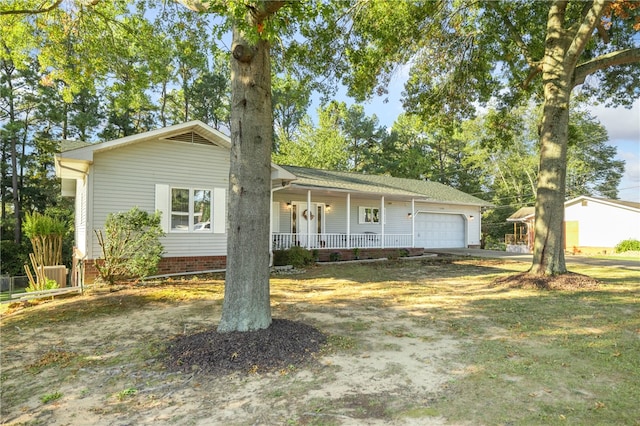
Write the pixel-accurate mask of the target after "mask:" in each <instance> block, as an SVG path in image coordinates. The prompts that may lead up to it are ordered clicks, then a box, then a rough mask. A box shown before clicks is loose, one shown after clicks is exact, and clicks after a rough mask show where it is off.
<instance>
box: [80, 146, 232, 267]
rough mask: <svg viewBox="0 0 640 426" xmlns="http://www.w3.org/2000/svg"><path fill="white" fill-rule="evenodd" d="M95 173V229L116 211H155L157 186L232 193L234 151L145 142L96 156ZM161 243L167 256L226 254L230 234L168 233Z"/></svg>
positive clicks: (88, 233)
mask: <svg viewBox="0 0 640 426" xmlns="http://www.w3.org/2000/svg"><path fill="white" fill-rule="evenodd" d="M92 174H93V177H94V179H93V185H92V188H93V194H92V195H93V206H94V209H93V214H92V217H93V229H101V228H103V226H104V222H105V220H106V217H107V214H108V213H111V212H124V211H128V210H129V209H131V208H132V207H134V206H138V207H139V208H140V209H141V210H144V211H148V212H153V211H154V210H155V208H156V201H155V195H156V184H162V185H168V186H170V187H171V186H178V187H196V188H208V189H214V188H224V189H226V188H227V187H228V179H229V177H228V176H229V151H228V150H226V149H224V148H220V147H215V146H209V145H202V144H190V143H185V142H169V141H160V140H156V141H150V142H141V143H137V144H133V145H129V146H124V147H120V148H118V149H114V150H110V151H106V152H100V153H96V154H95V157H94V164H93V171H92ZM214 203H215V201H214ZM93 229H91V230H88V232H87V236H88V237H89V238H90V239H91V240H92V246H93V249H94V253H99V246H98V244H97V242H96V241H95V237H93ZM161 241H162V244H163V246H164V250H165V254H164V256H167V257H172V256H213V255H224V254H226V235H225V234H219V233H209V232H206V233H204V232H203V233H171V232H168V233H167V235H166V237H164V238H163V239H162V240H161Z"/></svg>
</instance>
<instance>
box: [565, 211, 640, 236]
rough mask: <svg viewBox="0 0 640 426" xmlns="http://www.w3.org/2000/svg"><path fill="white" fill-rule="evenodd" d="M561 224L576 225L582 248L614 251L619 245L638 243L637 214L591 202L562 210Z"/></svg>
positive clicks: (639, 225)
mask: <svg viewBox="0 0 640 426" xmlns="http://www.w3.org/2000/svg"><path fill="white" fill-rule="evenodd" d="M564 220H565V221H567V222H571V221H577V222H578V232H579V237H578V239H579V241H578V243H579V245H580V246H581V247H615V246H616V245H617V244H618V243H619V242H620V241H623V240H627V239H630V238H634V239H637V240H640V213H638V212H635V211H632V210H630V209H628V208H624V207H617V206H612V205H609V204H604V203H600V202H597V201H593V200H587V202H586V205H582V203H581V202H580V201H578V202H577V203H575V204H572V205H570V206H567V207H566V208H565V213H564Z"/></svg>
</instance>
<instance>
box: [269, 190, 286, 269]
mask: <svg viewBox="0 0 640 426" xmlns="http://www.w3.org/2000/svg"><path fill="white" fill-rule="evenodd" d="M289 186H291V183H289V182H287V183H284V182H282V186H281V187H279V188H271V192H270V194H269V267H271V266H273V193H274V192H276V191H280V190H281V189H287V188H289ZM279 213H280V212H278V214H279Z"/></svg>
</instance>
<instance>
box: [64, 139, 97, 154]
mask: <svg viewBox="0 0 640 426" xmlns="http://www.w3.org/2000/svg"><path fill="white" fill-rule="evenodd" d="M89 145H92V144H91V143H89V142H84V141H72V140H68V139H63V140H61V141H60V152H65V151H71V150H74V149H78V148H84V147H85V146H89Z"/></svg>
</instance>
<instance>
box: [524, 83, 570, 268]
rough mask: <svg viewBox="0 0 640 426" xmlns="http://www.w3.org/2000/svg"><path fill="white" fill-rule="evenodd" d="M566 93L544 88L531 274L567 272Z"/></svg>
mask: <svg viewBox="0 0 640 426" xmlns="http://www.w3.org/2000/svg"><path fill="white" fill-rule="evenodd" d="M547 86H548V88H547ZM569 92H570V90H569V91H567V90H565V89H563V88H560V87H558V86H557V85H556V84H554V83H552V82H549V83H548V84H547V85H545V103H544V110H543V111H544V112H543V114H544V115H543V119H542V127H541V135H540V170H539V172H538V189H537V196H536V207H535V226H534V228H535V240H534V251H533V264H532V267H531V272H532V273H535V274H544V275H556V274H563V273H565V272H567V266H566V263H565V258H564V237H563V233H564V197H565V191H566V163H567V140H568V128H569V96H570V94H569Z"/></svg>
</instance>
